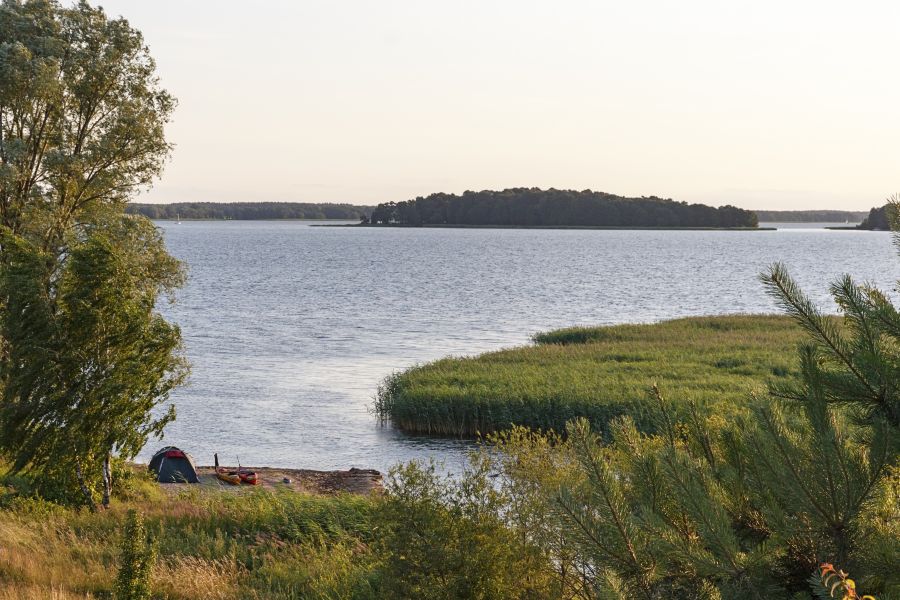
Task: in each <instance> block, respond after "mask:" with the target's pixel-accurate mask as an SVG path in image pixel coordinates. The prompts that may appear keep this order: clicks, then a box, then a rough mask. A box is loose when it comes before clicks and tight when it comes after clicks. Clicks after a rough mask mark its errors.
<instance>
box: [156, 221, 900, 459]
mask: <svg viewBox="0 0 900 600" xmlns="http://www.w3.org/2000/svg"><path fill="white" fill-rule="evenodd" d="M159 225H160V227H161V228H162V229H163V230H164V232H165V237H166V242H167V244H168V247H169V250H170V251H171V252H172V253H173V254H174V255H175V256H177V257H178V258H180V259H182V260H184V261H185V262H186V263H187V264H188V267H189V273H190V279H189V282H188V284H187V285H186V286H185V288H183V289H182V290H181V291H180V292H179V293H178V295H177V298H178V302H177V303H176V304H175V305H174V306H173V307H166V308H165V309H164V310H165V312H166V313H167V314H168V315H169V316H170V317H171V318H172V319H174V320H175V321H176V322H177V323H178V324H179V325H181V327H182V332H183V335H184V338H185V342H186V346H187V353H188V357H189V358H190V360H191V362H192V363H193V375H192V377H191V380H190V383H189V385H188V386H186V387H184V388H182V389H180V390H178V391H177V392H176V393H174V394H173V396H172V400H173V401H174V403H175V404H176V406H177V409H178V419H177V421H175V422H174V423H173V424H171V425H170V426H169V427H168V429H167V431H166V438H165V442H166V443H171V444H175V445H179V446H182V447H184V448H185V449H187V450H189V451H191V452H192V453H193V454H194V455H195V456H196V457H197V458H198V460H199V461H200V462H201V463H202V464H209V463H211V462H212V453H213V452H216V451H218V452H219V453H220V455H221V456H223V457H224V458H226V459H227V460H233V459H234V458H235V457H237V456H239V457H240V460H241V462H242V463H243V464H248V465H258V466H261V465H279V466H288V467H303V468H318V469H332V468H348V467H351V466H357V467H372V468H377V469H381V470H386V469H387V468H388V467H389V466H390V465H392V464H395V463H396V462H398V461H405V460H409V459H413V458H427V457H430V456H435V457H436V458H438V459H442V460H446V461H447V462H448V466H449V468H451V469H454V468H457V467H458V466H459V465H460V464H461V460H462V459H461V456H462V454H463V453H464V451H465V449H466V448H468V447H469V445H468V443H466V442H460V441H456V440H441V439H430V438H422V437H410V436H406V435H404V434H401V433H399V432H397V431H394V430H392V429H390V428H384V427H381V426H379V425H378V424H377V423H376V421H375V419H374V418H373V416H372V415H371V414H370V413H369V412H368V407H369V406H371V404H372V402H373V396H374V394H375V389H376V387H377V385H378V383H379V382H380V381H381V380H382V379H383V378H384V377H385V376H386V375H388V374H390V373H391V372H392V371H395V370H400V369H403V368H406V367H408V366H410V365H413V364H416V363H420V362H424V361H429V360H432V359H436V358H439V357H442V356H445V355H448V354H473V353H477V352H482V351H485V350H494V349H498V348H502V347H507V346H513V345H517V344H523V343H527V342H528V340H529V336H530V335H531V334H533V333H534V332H536V331H540V330H546V329H551V328H557V327H564V326H569V325H578V324H584V325H589V324H609V323H625V322H647V321H656V320H660V319H667V318H672V317H681V316H688V315H705V314H717V313H739V312H772V311H773V310H774V305H773V303H772V302H771V300H770V299H769V298H768V297H767V296H766V295H765V294H764V293H763V290H762V287H761V285H760V283H759V282H758V279H757V275H758V273H759V272H760V271H761V270H762V269H763V268H764V267H765V266H766V265H768V264H770V263H771V262H773V261H775V260H781V261H784V262H786V263H787V264H788V266H789V267H790V270H791V272H792V273H793V274H794V275H795V276H796V278H797V279H798V280H799V282H800V283H801V284H802V285H803V287H804V289H805V290H806V291H807V292H808V293H810V294H811V295H812V296H813V297H814V298H815V299H816V300H817V301H818V302H820V303H821V305H822V306H823V307H825V308H827V309H828V310H833V309H834V305H833V304H832V303H831V301H830V298H829V297H828V295H827V282H829V281H830V280H831V279H833V278H834V277H835V276H837V275H839V274H841V273H844V272H849V273H851V274H853V275H854V276H856V277H858V278H860V279H861V280H869V281H872V282H875V283H877V284H879V285H880V286H882V287H884V288H889V287H890V286H891V285H892V282H893V281H894V280H895V279H897V277H898V275H900V271H898V266H900V262H898V260H897V259H895V255H894V253H893V251H892V248H891V244H890V236H889V234H887V233H881V232H855V231H827V230H823V229H811V228H797V229H782V230H779V231H770V232H737V231H735V232H729V231H609V230H607V231H596V230H595V231H588V230H523V229H518V230H517V229H400V228H397V229H394V228H390V229H389V228H346V227H312V226H310V224H309V223H303V222H284V221H282V222H277V221H275V222H261V221H249V222H248V221H244V222H240V221H231V222H211V221H198V222H184V223H182V224H180V225H176V224H174V223H170V222H161V223H159ZM785 227H797V226H791V225H785ZM159 445H160V443H159V442H157V441H153V442H151V443H150V444H149V445H148V447H147V449H146V451H145V452H144V454H143V455H142V458H143V459H145V460H146V459H147V458H148V456H149V454H151V453H152V451H153V450H154V449H156V448H157V447H158V446H159Z"/></svg>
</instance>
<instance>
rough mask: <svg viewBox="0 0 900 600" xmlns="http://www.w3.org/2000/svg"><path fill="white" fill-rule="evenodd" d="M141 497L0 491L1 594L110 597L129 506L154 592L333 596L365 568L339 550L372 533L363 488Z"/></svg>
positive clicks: (175, 599)
mask: <svg viewBox="0 0 900 600" xmlns="http://www.w3.org/2000/svg"><path fill="white" fill-rule="evenodd" d="M153 486H154V487H158V486H156V484H153ZM7 494H8V492H7ZM141 498H142V499H140V500H130V501H123V500H120V501H118V502H116V503H114V505H113V508H112V509H110V510H108V511H105V512H100V513H90V512H88V511H86V510H80V511H79V510H74V509H65V508H62V507H58V506H54V505H50V504H48V503H46V502H41V501H38V500H32V499H28V498H22V497H14V498H13V499H12V500H10V499H9V495H7V496H6V499H5V500H4V499H3V498H0V600H6V599H7V598H9V599H12V598H41V599H42V600H44V599H47V598H61V599H66V600H67V599H69V598H79V599H83V598H92V597H95V598H107V599H108V598H110V597H111V595H110V594H111V593H112V590H113V587H114V583H115V578H116V575H117V571H118V565H119V553H120V550H119V548H120V543H121V541H120V540H121V532H122V529H123V524H124V521H125V517H126V514H127V511H128V510H129V509H136V510H138V511H139V512H141V513H142V514H143V515H144V518H145V522H146V524H147V530H148V532H150V534H151V535H152V536H153V537H154V539H155V540H156V543H157V546H158V549H159V558H158V560H157V562H156V564H155V566H154V569H153V598H154V599H167V600H205V599H210V600H231V599H237V598H260V599H262V598H266V599H270V598H271V599H279V598H284V599H288V598H307V597H321V598H331V597H342V596H341V595H340V594H337V595H335V594H336V590H335V589H332V588H336V587H339V586H340V585H341V584H342V582H343V581H344V580H346V579H347V576H348V575H349V576H350V577H351V580H353V581H355V580H356V579H358V578H359V577H365V576H366V575H367V573H368V572H367V571H366V570H365V568H364V566H363V563H362V562H360V561H357V562H356V563H355V564H351V563H350V561H348V559H347V556H348V550H347V549H348V548H365V545H364V543H363V541H364V540H365V539H367V538H368V536H370V535H371V529H372V525H371V523H370V521H369V518H370V513H371V511H372V510H373V507H374V504H373V499H370V498H367V497H362V496H358V495H336V496H315V495H311V494H304V493H296V492H288V491H285V492H281V493H272V492H266V491H263V490H259V491H256V492H254V493H248V494H246V495H233V494H219V495H213V494H191V493H187V494H183V495H182V496H181V497H177V498H172V497H169V496H166V495H165V494H141ZM4 502H5V504H4ZM310 557H312V558H314V559H315V560H311V561H310V560H307V559H308V558H310ZM357 569H360V570H359V571H357ZM258 590H265V593H262V594H260V593H258Z"/></svg>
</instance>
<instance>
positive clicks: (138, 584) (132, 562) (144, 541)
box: [116, 510, 156, 600]
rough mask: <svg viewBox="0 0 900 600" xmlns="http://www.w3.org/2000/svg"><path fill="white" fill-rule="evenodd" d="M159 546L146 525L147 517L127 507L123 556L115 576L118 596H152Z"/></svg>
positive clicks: (141, 599) (123, 599)
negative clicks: (153, 576)
mask: <svg viewBox="0 0 900 600" xmlns="http://www.w3.org/2000/svg"><path fill="white" fill-rule="evenodd" d="M155 561H156V546H155V544H154V543H153V541H152V540H151V539H150V538H149V537H148V535H147V530H146V529H145V528H144V518H143V516H141V514H140V513H138V512H137V511H135V510H130V511H128V517H127V518H126V521H125V529H124V531H123V533H122V557H121V559H120V564H119V576H118V577H117V578H116V600H149V598H150V594H151V591H152V588H151V576H152V571H153V563H154V562H155Z"/></svg>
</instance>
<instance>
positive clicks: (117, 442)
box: [0, 0, 186, 505]
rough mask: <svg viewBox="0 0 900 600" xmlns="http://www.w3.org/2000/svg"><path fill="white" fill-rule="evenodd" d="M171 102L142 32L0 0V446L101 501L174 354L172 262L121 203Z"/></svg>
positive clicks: (149, 426)
mask: <svg viewBox="0 0 900 600" xmlns="http://www.w3.org/2000/svg"><path fill="white" fill-rule="evenodd" d="M174 106H175V101H174V99H173V98H172V96H171V95H170V94H169V93H168V92H166V91H165V90H164V89H163V88H162V87H161V86H160V85H159V81H158V77H157V75H156V67H155V63H154V61H153V59H152V58H151V56H150V54H149V51H148V49H147V47H146V45H145V44H144V41H143V38H142V36H141V34H140V33H139V32H138V31H136V30H135V29H133V28H132V27H131V26H130V25H129V24H128V22H127V21H126V20H125V19H122V18H119V19H110V18H108V17H107V15H106V14H105V13H104V12H103V10H102V9H101V8H94V7H91V6H90V5H89V4H88V3H87V2H85V1H81V2H79V3H77V4H75V5H74V6H63V5H61V4H60V3H59V2H56V1H53V0H28V1H25V2H21V1H18V0H3V2H2V4H0V392H2V400H0V402H2V403H0V451H2V452H3V453H4V454H6V455H7V457H9V458H11V459H12V462H13V464H14V468H15V469H18V470H21V469H31V470H33V471H34V472H35V473H36V474H41V476H42V477H43V478H44V480H54V479H59V478H60V477H62V479H67V478H69V475H73V477H74V479H76V480H77V482H78V485H79V487H80V488H81V491H82V493H83V494H84V496H85V500H86V501H87V502H88V503H89V504H91V505H93V503H94V498H93V493H94V490H95V489H100V490H102V502H103V503H104V504H107V503H108V502H109V496H110V490H111V487H112V481H111V477H112V473H111V468H110V456H111V455H112V454H118V455H120V456H122V457H124V458H128V457H132V456H134V455H135V454H136V453H137V452H138V451H139V450H140V448H141V447H142V446H143V444H144V443H145V442H146V441H147V439H148V437H149V436H151V435H156V434H159V433H160V432H161V431H162V428H163V426H164V425H165V424H166V423H167V422H168V421H169V420H171V419H172V418H173V414H172V413H171V411H170V412H165V411H163V412H160V408H158V407H159V405H160V404H161V403H163V402H164V401H165V400H166V398H167V396H168V393H169V392H170V391H171V389H172V388H173V387H174V386H175V385H178V384H179V383H180V382H181V381H183V379H184V377H185V373H186V364H185V362H184V360H183V357H182V355H181V353H180V347H181V338H180V332H179V331H178V329H177V327H174V326H172V325H170V324H168V323H166V322H165V321H164V320H163V319H162V317H161V316H160V315H159V314H158V312H157V311H156V303H157V300H158V298H159V296H160V295H161V294H163V293H168V292H171V291H172V290H173V289H174V288H175V287H177V286H178V285H180V284H181V282H182V281H183V278H184V272H183V269H182V267H181V265H180V264H179V263H178V262H177V261H175V260H174V259H173V258H172V257H170V256H169V255H168V254H167V253H166V251H165V247H164V245H163V242H162V239H161V237H160V235H159V233H158V231H157V230H156V229H155V228H154V227H153V225H152V223H150V222H149V221H148V220H146V219H144V218H142V217H126V216H125V215H124V208H125V204H126V202H127V201H128V200H129V199H130V198H132V197H133V196H134V195H135V194H136V193H137V192H138V191H140V190H141V189H142V188H145V187H147V186H149V184H150V183H151V182H152V181H153V179H154V178H155V177H157V176H158V175H159V174H160V172H161V169H162V166H163V164H164V162H165V161H166V159H167V157H168V155H169V153H170V151H171V146H170V144H168V143H167V142H166V139H165V135H164V128H165V125H166V123H167V122H168V120H169V118H170V116H171V113H172V110H173V109H174Z"/></svg>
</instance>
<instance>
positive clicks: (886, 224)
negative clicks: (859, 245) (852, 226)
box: [857, 204, 893, 230]
mask: <svg viewBox="0 0 900 600" xmlns="http://www.w3.org/2000/svg"><path fill="white" fill-rule="evenodd" d="M890 210H893V205H892V204H885V205H884V206H876V207H875V208H873V209H871V210H870V211H869V214H868V216H866V218H865V219H863V220H862V223H860V224H859V225H857V229H881V230H888V229H890V228H891V218H890V214H889V212H888V211H890Z"/></svg>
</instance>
